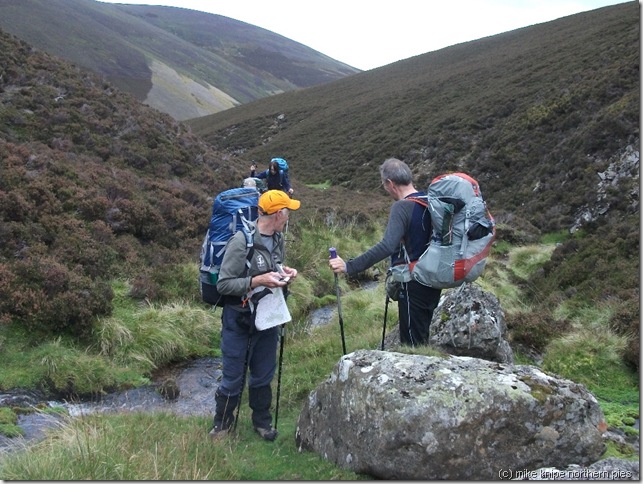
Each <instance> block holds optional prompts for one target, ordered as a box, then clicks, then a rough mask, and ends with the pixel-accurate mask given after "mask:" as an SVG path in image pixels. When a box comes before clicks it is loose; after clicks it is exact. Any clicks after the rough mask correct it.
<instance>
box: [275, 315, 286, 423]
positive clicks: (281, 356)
mask: <svg viewBox="0 0 643 484" xmlns="http://www.w3.org/2000/svg"><path fill="white" fill-rule="evenodd" d="M279 338H280V339H281V341H280V342H279V371H278V372H277V404H276V406H275V430H277V421H278V420H279V396H280V395H281V364H282V362H283V360H284V339H285V338H286V325H285V324H282V325H281V328H280V331H279Z"/></svg>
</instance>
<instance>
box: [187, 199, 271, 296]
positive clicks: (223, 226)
mask: <svg viewBox="0 0 643 484" xmlns="http://www.w3.org/2000/svg"><path fill="white" fill-rule="evenodd" d="M258 202H259V193H258V192H257V190H256V189H254V188H251V187H242V188H232V189H230V190H226V191H224V192H221V193H219V194H218V195H217V197H216V198H215V199H214V204H213V206H212V217H211V218H210V224H209V226H208V230H207V232H206V234H205V238H204V239H203V244H202V246H201V257H200V277H199V280H200V287H201V297H202V298H203V301H204V302H206V303H208V304H213V305H215V306H221V307H222V306H223V305H224V303H225V298H224V297H223V296H222V295H221V294H219V291H217V281H218V279H219V271H220V269H221V261H222V260H223V255H224V254H225V250H226V247H227V245H228V241H229V240H230V238H231V237H232V236H233V235H234V234H235V233H236V232H237V231H239V230H241V231H243V233H244V235H245V237H246V246H247V247H248V257H247V261H246V269H247V268H249V266H250V261H251V260H252V256H253V252H254V248H253V237H254V231H255V227H254V224H253V223H252V222H254V221H255V220H257V217H258V208H257V207H258Z"/></svg>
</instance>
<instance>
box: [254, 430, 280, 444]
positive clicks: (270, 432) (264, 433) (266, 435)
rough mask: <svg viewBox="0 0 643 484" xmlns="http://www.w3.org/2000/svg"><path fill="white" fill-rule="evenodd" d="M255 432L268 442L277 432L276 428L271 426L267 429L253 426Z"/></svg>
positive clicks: (273, 438)
mask: <svg viewBox="0 0 643 484" xmlns="http://www.w3.org/2000/svg"><path fill="white" fill-rule="evenodd" d="M255 432H257V433H258V434H259V435H260V436H261V438H262V439H263V440H268V441H269V442H272V441H273V440H275V439H276V438H277V434H278V432H277V429H273V428H272V427H270V428H269V429H264V428H261V427H255Z"/></svg>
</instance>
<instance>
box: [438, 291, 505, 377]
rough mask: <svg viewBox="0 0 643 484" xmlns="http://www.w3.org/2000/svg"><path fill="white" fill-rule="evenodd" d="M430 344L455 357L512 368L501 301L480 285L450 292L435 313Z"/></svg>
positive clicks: (442, 299)
mask: <svg viewBox="0 0 643 484" xmlns="http://www.w3.org/2000/svg"><path fill="white" fill-rule="evenodd" d="M429 335H430V336H429V344H430V345H431V346H433V347H436V348H439V349H441V350H442V351H444V352H446V353H449V354H451V355H456V356H473V357H475V358H482V359H485V360H489V361H497V362H499V363H508V364H513V362H514V354H513V350H512V349H511V346H509V342H508V341H507V340H506V339H505V338H506V335H507V325H506V324H505V313H504V311H503V310H502V308H501V307H500V301H499V300H498V298H497V297H496V296H494V295H493V294H492V293H490V292H486V291H483V290H482V289H481V288H480V287H479V286H478V285H477V284H463V285H462V286H460V287H459V288H458V289H454V290H451V291H449V292H447V293H446V294H445V295H444V296H443V297H442V298H441V299H440V303H439V305H438V307H437V308H436V309H435V311H434V312H433V319H432V320H431V328H430V331H429Z"/></svg>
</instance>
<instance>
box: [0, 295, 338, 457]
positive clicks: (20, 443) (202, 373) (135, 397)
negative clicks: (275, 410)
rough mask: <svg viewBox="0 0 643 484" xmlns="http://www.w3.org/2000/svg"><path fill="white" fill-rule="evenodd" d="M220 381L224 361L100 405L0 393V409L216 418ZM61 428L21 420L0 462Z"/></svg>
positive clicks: (52, 420)
mask: <svg viewBox="0 0 643 484" xmlns="http://www.w3.org/2000/svg"><path fill="white" fill-rule="evenodd" d="M336 312H337V307H336V306H334V305H333V306H327V307H323V308H319V309H316V310H314V311H313V312H312V313H311V315H310V316H309V320H308V324H309V325H310V326H311V327H314V326H320V325H324V324H328V323H329V322H330V321H331V320H332V319H333V317H334V316H335V313H336ZM220 379H221V359H220V358H212V357H204V358H198V359H195V360H191V361H188V362H182V363H180V364H177V365H174V366H173V367H172V368H169V369H167V370H166V371H165V372H164V373H163V374H162V375H159V376H157V378H155V381H154V383H153V384H151V385H146V386H143V387H139V388H135V389H131V390H126V391H122V392H116V393H111V394H108V395H105V396H103V397H102V398H101V399H100V400H95V401H84V402H73V401H72V402H68V401H63V402H59V401H47V399H46V397H44V396H43V395H41V394H39V393H38V392H30V391H15V392H7V393H4V394H3V393H0V407H3V406H6V407H27V408H29V407H31V408H36V407H37V406H42V405H43V403H44V404H46V405H47V406H49V407H64V408H65V409H66V410H67V412H68V414H69V415H70V416H71V417H79V416H82V415H89V414H94V413H116V412H171V413H175V414H177V415H183V416H190V415H204V416H212V415H214V406H215V402H214V392H215V391H216V389H217V386H218V384H219V381H220ZM168 382H169V383H171V384H172V388H173V391H172V392H171V393H174V394H172V395H168V394H167V393H168V392H166V391H164V389H165V388H166V386H167V385H168ZM177 390H178V391H177ZM163 394H165V396H164V395H163ZM63 422H64V418H63V417H61V416H57V415H55V414H51V413H45V412H41V411H34V412H31V413H26V414H23V415H20V416H19V420H18V425H19V426H20V428H21V429H22V430H23V432H24V436H21V437H14V438H8V437H5V436H3V435H0V458H1V457H2V455H3V454H5V453H7V452H10V451H12V450H18V449H22V448H24V446H25V445H27V444H29V443H31V442H35V441H38V440H41V439H43V438H44V437H45V432H46V430H47V429H51V428H55V427H57V426H60V425H61V424H62V423H63Z"/></svg>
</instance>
